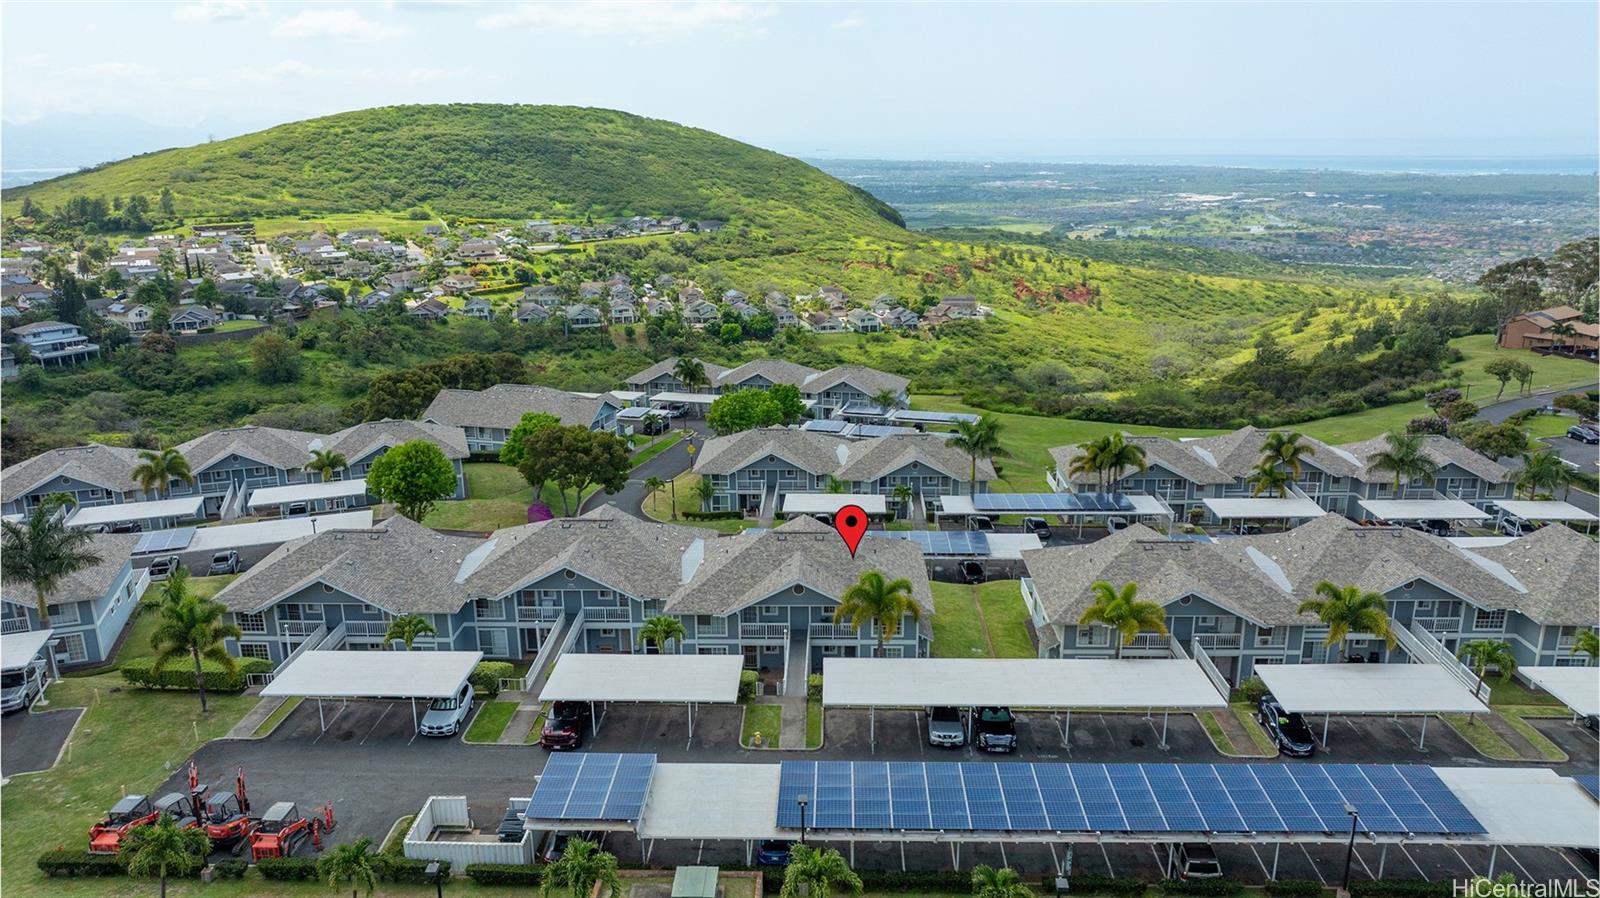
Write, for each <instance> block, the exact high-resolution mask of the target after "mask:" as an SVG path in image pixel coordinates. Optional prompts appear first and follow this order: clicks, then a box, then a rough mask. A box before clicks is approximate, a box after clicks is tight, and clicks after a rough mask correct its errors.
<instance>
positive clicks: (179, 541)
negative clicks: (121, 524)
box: [133, 527, 195, 555]
mask: <svg viewBox="0 0 1600 898" xmlns="http://www.w3.org/2000/svg"><path fill="white" fill-rule="evenodd" d="M194 531H195V528H193V527H174V528H172V529H171V530H155V531H152V532H150V533H144V534H141V535H140V536H139V542H138V543H137V544H135V545H134V547H133V554H135V555H144V554H148V553H154V552H174V551H180V550H182V549H186V548H188V547H189V543H190V542H192V541H193V540H194Z"/></svg>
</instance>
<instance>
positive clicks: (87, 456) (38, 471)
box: [0, 443, 139, 502]
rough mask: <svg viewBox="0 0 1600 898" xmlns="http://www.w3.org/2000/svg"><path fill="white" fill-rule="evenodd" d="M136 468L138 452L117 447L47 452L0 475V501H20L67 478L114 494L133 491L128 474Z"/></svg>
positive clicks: (98, 446) (100, 446) (77, 447)
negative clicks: (60, 478)
mask: <svg viewBox="0 0 1600 898" xmlns="http://www.w3.org/2000/svg"><path fill="white" fill-rule="evenodd" d="M137 464H139V452H138V450H137V449H126V448H123V447H121V446H105V445H101V444H100V443H90V444H88V445H86V446H73V447H71V448H69V449H49V450H46V451H44V452H41V453H39V454H38V455H35V456H34V457H33V458H30V459H27V460H26V461H20V462H17V463H16V464H14V465H11V466H10V467H8V468H6V469H5V470H4V471H0V501H4V502H10V501H11V500H13V499H17V498H20V497H22V496H24V495H27V494H28V493H30V492H33V491H34V490H35V489H37V488H39V487H40V486H41V485H43V484H44V483H45V482H47V481H50V480H54V479H56V478H58V477H71V478H72V479H74V480H81V481H83V482H84V483H92V484H94V485H96V486H100V487H104V488H105V489H109V490H116V491H117V492H128V491H130V490H137V489H139V484H137V483H135V482H134V480H133V477H132V476H131V474H130V472H131V471H132V470H133V468H134V466H135V465H137Z"/></svg>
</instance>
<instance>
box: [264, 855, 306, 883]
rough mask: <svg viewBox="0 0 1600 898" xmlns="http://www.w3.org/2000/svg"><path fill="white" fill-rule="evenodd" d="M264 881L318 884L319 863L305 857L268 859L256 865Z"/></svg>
mask: <svg viewBox="0 0 1600 898" xmlns="http://www.w3.org/2000/svg"><path fill="white" fill-rule="evenodd" d="M256 869H257V870H260V871H261V877H262V878H263V879H273V880H279V881H284V882H316V881H317V879H318V877H317V862H316V861H314V860H311V859H310V858H304V857H267V858H262V859H261V860H260V861H259V862H257V864H256Z"/></svg>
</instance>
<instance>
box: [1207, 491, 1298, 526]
mask: <svg viewBox="0 0 1600 898" xmlns="http://www.w3.org/2000/svg"><path fill="white" fill-rule="evenodd" d="M1201 501H1202V502H1204V503H1205V505H1206V507H1207V508H1209V509H1211V513H1212V514H1214V515H1216V516H1217V517H1219V518H1229V519H1233V520H1241V521H1242V520H1255V519H1267V520H1270V519H1276V518H1320V517H1322V516H1323V515H1325V514H1327V513H1328V512H1327V511H1326V510H1324V509H1323V507H1322V506H1320V505H1318V504H1317V503H1316V502H1313V501H1312V500H1310V499H1304V498H1301V497H1299V496H1285V497H1272V498H1247V499H1202V500H1201Z"/></svg>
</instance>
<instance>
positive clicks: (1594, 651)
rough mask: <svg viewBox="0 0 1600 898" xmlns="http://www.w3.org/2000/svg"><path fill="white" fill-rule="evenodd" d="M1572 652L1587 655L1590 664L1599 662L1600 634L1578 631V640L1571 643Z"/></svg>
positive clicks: (1591, 631) (1590, 631)
mask: <svg viewBox="0 0 1600 898" xmlns="http://www.w3.org/2000/svg"><path fill="white" fill-rule="evenodd" d="M1572 651H1573V652H1581V653H1583V654H1585V655H1588V656H1589V663H1590V664H1593V663H1594V662H1596V661H1600V633H1596V632H1595V631H1593V630H1579V631H1578V638H1577V639H1576V640H1574V641H1573V643H1572Z"/></svg>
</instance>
